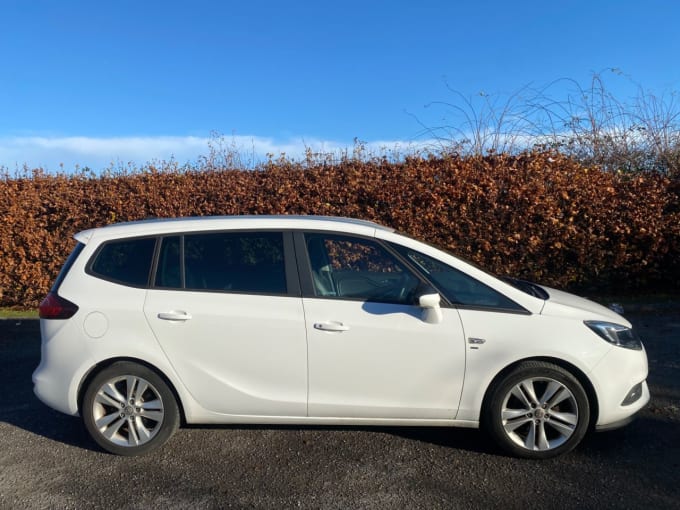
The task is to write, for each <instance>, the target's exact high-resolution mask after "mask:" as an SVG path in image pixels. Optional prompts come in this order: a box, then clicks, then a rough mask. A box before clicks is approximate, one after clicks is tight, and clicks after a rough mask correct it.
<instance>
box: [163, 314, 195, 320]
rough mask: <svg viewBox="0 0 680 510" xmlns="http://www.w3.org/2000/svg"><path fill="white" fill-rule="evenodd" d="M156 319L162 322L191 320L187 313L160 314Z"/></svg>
mask: <svg viewBox="0 0 680 510" xmlns="http://www.w3.org/2000/svg"><path fill="white" fill-rule="evenodd" d="M158 318H159V319H162V320H164V321H188V320H189V319H191V314H190V313H187V312H161V313H159V314H158Z"/></svg>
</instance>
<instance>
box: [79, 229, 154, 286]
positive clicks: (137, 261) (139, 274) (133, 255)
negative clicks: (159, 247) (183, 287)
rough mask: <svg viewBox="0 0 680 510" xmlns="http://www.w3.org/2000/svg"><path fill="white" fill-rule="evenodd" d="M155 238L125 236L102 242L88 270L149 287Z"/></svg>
mask: <svg viewBox="0 0 680 510" xmlns="http://www.w3.org/2000/svg"><path fill="white" fill-rule="evenodd" d="M155 246H156V239H155V238H153V237H146V238H139V239H122V240H119V241H109V242H107V243H105V244H103V245H102V246H101V247H100V248H99V249H98V250H97V252H96V253H95V255H94V257H93V259H92V262H91V263H90V266H89V269H88V273H89V274H91V275H93V276H96V277H98V278H101V279H103V280H109V281H112V282H115V283H120V284H123V285H128V286H132V287H146V286H147V285H148V283H149V273H150V272H151V262H152V260H153V254H154V249H155Z"/></svg>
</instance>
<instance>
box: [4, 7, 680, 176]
mask: <svg viewBox="0 0 680 510" xmlns="http://www.w3.org/2000/svg"><path fill="white" fill-rule="evenodd" d="M679 23H680V3H679V2H677V1H675V0H668V1H660V0H647V1H645V2H640V1H639V0H618V1H613V0H612V1H606V0H599V1H598V0H589V1H580V0H579V1H569V0H563V1H561V2H546V1H545V0H542V1H540V2H539V1H533V0H528V1H521V2H508V1H507V0H504V1H490V0H489V1H485V0H477V1H475V2H460V1H454V0H448V1H429V0H419V1H417V2H416V1H409V2H404V1H399V0H391V1H371V0H364V1H361V2H357V1H353V0H346V1H342V2H323V1H319V0H316V1H314V2H307V1H298V2H268V1H258V0H250V1H248V2H226V1H214V2H208V1H204V0H192V1H191V2H186V1H185V2H176V1H173V0H164V1H154V0H149V1H139V0H136V1H128V0H120V1H116V2H93V1H87V2H86V1H69V0H63V1H59V2H57V1H53V0H49V1H46V0H36V1H31V2H26V1H24V0H0V167H4V168H5V169H6V170H7V169H8V170H10V171H11V170H15V169H17V168H22V167H23V165H27V166H28V167H29V168H36V167H42V168H44V169H46V170H48V171H60V170H61V171H67V172H68V171H72V170H73V169H74V168H76V165H78V167H80V168H83V167H89V168H92V169H95V170H101V169H103V168H106V167H109V166H111V165H115V164H119V165H120V164H127V163H132V164H134V165H143V164H144V163H145V162H148V161H158V160H169V159H171V158H172V159H174V160H175V161H177V162H179V163H185V162H192V161H196V160H197V159H198V158H199V157H200V156H202V155H203V156H204V155H206V154H207V153H208V152H209V145H208V144H209V143H210V142H211V140H212V143H213V144H214V143H215V140H216V139H220V137H222V140H221V141H222V143H225V144H227V145H229V146H231V147H233V148H236V149H238V150H239V151H241V152H244V153H246V154H247V155H249V156H250V157H255V158H256V159H257V158H264V157H265V155H266V154H268V153H269V154H274V155H278V154H279V153H281V152H285V153H286V154H287V155H289V156H297V155H300V154H302V153H303V151H304V150H305V148H311V149H312V150H314V151H336V150H341V149H342V148H343V147H352V145H353V143H354V140H361V141H362V142H365V143H366V145H368V146H369V147H371V148H377V149H382V148H386V149H392V148H395V147H396V148H397V149H399V148H412V147H419V146H421V145H423V144H427V143H429V142H430V141H431V140H432V136H433V132H432V127H434V126H439V125H442V124H446V123H447V122H448V123H450V122H453V121H452V120H451V119H450V118H449V116H450V115H451V111H450V109H449V110H447V107H446V106H445V103H455V102H456V101H459V100H460V96H457V95H456V94H455V93H454V92H452V91H457V92H459V93H460V94H462V96H463V97H478V96H479V93H482V92H483V93H485V94H490V95H492V96H494V97H495V95H499V97H500V96H502V95H504V94H505V95H507V94H512V93H513V92H515V91H517V90H519V89H521V88H522V87H524V86H527V85H530V86H532V87H538V88H541V87H544V86H546V85H548V84H550V83H551V82H554V81H555V80H560V79H563V78H569V79H571V80H576V81H577V82H578V83H581V84H586V85H587V84H588V83H589V81H590V79H591V78H592V76H593V73H600V74H601V75H602V76H603V77H604V78H605V79H606V80H607V85H608V87H609V90H610V91H612V92H614V93H615V94H616V95H617V96H619V97H627V96H630V95H632V94H634V92H635V87H637V86H638V85H639V86H642V87H643V88H644V89H645V90H651V91H654V92H656V93H659V94H660V93H667V92H673V91H676V90H680V65H678V64H677V62H678V55H680V35H678V31H677V27H678V24H679ZM611 69H616V72H612V71H611ZM567 87H568V82H566V81H558V83H557V84H556V85H553V86H552V88H551V89H550V93H551V94H552V95H554V96H557V97H559V96H560V95H561V94H563V93H566V88H567ZM563 89H564V90H563Z"/></svg>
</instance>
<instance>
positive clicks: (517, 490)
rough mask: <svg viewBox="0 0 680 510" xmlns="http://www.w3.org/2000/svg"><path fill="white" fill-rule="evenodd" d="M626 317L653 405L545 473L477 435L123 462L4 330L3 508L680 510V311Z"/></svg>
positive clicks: (218, 435) (337, 439) (243, 439)
mask: <svg viewBox="0 0 680 510" xmlns="http://www.w3.org/2000/svg"><path fill="white" fill-rule="evenodd" d="M630 319H631V320H632V321H633V322H634V323H635V324H636V326H637V327H638V328H639V330H640V332H641V335H642V337H643V339H644V340H645V346H646V348H647V351H648V356H649V359H650V371H651V372H650V376H649V382H650V386H651V390H652V402H651V403H650V405H649V406H648V407H647V408H646V409H645V410H644V411H643V413H642V414H641V415H640V416H639V418H638V419H637V420H636V421H635V422H633V423H632V424H631V425H629V426H628V427H626V428H623V429H619V430H616V431H612V432H606V433H599V434H591V435H590V436H588V437H587V438H586V439H585V441H584V443H582V444H581V445H580V446H579V447H578V448H577V450H576V451H574V452H572V453H570V454H568V455H566V456H564V457H562V458H558V459H553V460H550V461H540V462H533V461H526V460H518V459H513V458H509V457H506V456H504V455H503V454H501V453H500V452H499V451H497V450H496V449H495V448H494V447H493V446H492V445H490V444H489V441H488V440H487V438H486V437H485V436H484V435H483V434H482V433H481V432H479V431H475V430H464V429H439V428H377V429H376V428H359V427H343V428H328V427H324V428H311V427H310V428H300V427H243V426H238V427H212V426H211V427H191V428H183V429H180V430H179V432H178V433H177V434H176V435H175V436H174V437H173V438H172V439H171V440H170V442H169V443H167V444H166V445H165V446H164V447H163V448H161V449H160V450H159V451H157V452H154V453H152V454H149V455H147V456H145V457H138V458H123V457H116V456H113V455H109V454H106V453H103V452H101V451H100V450H98V449H97V447H96V445H95V444H94V443H93V442H92V441H91V440H90V439H89V438H88V437H87V436H86V434H85V432H84V429H83V428H82V426H81V424H80V421H79V419H78V418H72V417H68V416H65V415H61V414H59V413H57V412H55V411H52V410H50V409H49V408H47V407H46V406H44V405H43V404H41V403H40V402H39V401H38V400H37V399H36V398H35V397H34V396H33V392H32V384H31V373H32V371H33V369H34V368H35V367H36V366H37V364H38V361H39V355H40V354H39V351H40V339H39V331H38V323H37V321H16V320H5V321H0V382H1V384H0V388H1V389H0V508H1V509H15V508H50V509H52V508H59V509H61V508H78V509H81V508H107V509H116V508H135V509H136V508H138V509H143V508H144V509H146V508H163V509H175V508H187V509H189V508H191V509H193V508H342V509H346V508H408V509H412V508H425V509H431V508H497V507H503V508H524V509H526V508H546V509H555V508H598V509H603V508H645V509H660V508H680V310H678V309H673V310H666V311H663V312H657V313H640V314H636V315H631V316H630Z"/></svg>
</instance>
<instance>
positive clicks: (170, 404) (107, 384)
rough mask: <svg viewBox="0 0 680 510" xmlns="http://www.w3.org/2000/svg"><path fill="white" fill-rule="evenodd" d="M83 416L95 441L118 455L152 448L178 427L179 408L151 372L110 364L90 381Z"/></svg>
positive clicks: (165, 387) (168, 391) (159, 379)
mask: <svg viewBox="0 0 680 510" xmlns="http://www.w3.org/2000/svg"><path fill="white" fill-rule="evenodd" d="M82 415H83V421H84V423H85V428H86V429H87V431H88V432H89V434H90V435H91V436H92V438H93V439H94V440H95V441H96V442H97V444H99V445H100V446H101V447H102V448H104V449H105V450H107V451H109V452H111V453H115V454H117V455H127V456H131V455H141V454H143V453H147V452H149V451H151V450H154V449H156V448H158V447H159V446H161V445H162V444H163V443H165V442H166V441H167V440H168V439H169V438H170V436H172V434H173V433H174V432H175V431H176V430H177V427H178V426H179V409H178V407H177V402H176V400H175V397H174V395H173V393H172V391H171V390H170V388H169V387H168V385H167V384H166V383H165V381H164V380H163V379H162V378H161V377H160V376H159V375H158V374H156V372H154V371H153V370H151V369H149V368H147V367H145V366H143V365H139V364H137V363H131V362H119V363H114V364H113V365H111V366H109V367H107V368H105V369H104V370H102V371H101V372H99V373H98V374H97V375H96V376H95V377H94V378H93V379H92V380H91V381H90V384H89V385H88V387H87V389H86V391H85V396H84V398H83V406H82Z"/></svg>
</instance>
